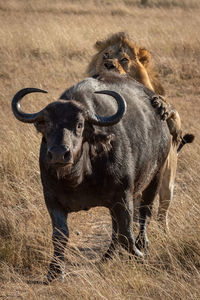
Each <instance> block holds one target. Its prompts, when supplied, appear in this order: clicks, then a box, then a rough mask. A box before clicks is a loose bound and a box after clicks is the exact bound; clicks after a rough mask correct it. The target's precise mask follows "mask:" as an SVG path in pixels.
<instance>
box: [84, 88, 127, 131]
mask: <svg viewBox="0 0 200 300" xmlns="http://www.w3.org/2000/svg"><path fill="white" fill-rule="evenodd" d="M95 94H105V95H109V96H112V97H113V98H114V99H115V100H116V102H117V105H118V109H117V112H116V113H115V114H114V115H112V116H109V117H105V116H99V115H97V114H90V115H89V121H90V122H91V123H92V124H94V125H98V126H111V125H114V124H117V123H118V122H119V121H120V120H121V119H122V117H123V116H124V114H125V113H126V101H125V100H124V98H122V97H121V96H120V95H119V94H118V93H116V92H114V91H109V90H104V91H97V92H95Z"/></svg>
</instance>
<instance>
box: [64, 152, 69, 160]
mask: <svg viewBox="0 0 200 300" xmlns="http://www.w3.org/2000/svg"><path fill="white" fill-rule="evenodd" d="M69 158H70V151H69V150H68V151H66V152H65V154H64V160H65V161H68V160H69Z"/></svg>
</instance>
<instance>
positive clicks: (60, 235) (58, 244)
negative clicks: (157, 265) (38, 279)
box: [47, 208, 69, 282]
mask: <svg viewBox="0 0 200 300" xmlns="http://www.w3.org/2000/svg"><path fill="white" fill-rule="evenodd" d="M49 214H50V217H51V220H52V226H53V235H52V241H53V247H54V253H53V259H52V261H51V263H50V266H49V272H48V274H47V280H48V281H49V282H50V281H52V279H54V278H56V277H57V276H58V275H61V276H63V271H64V250H65V247H66V244H67V240H68V237H69V231H68V227H67V223H66V219H67V214H66V213H65V212H63V210H62V209H58V208H54V209H49Z"/></svg>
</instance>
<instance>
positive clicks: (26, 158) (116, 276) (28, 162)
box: [0, 0, 200, 300]
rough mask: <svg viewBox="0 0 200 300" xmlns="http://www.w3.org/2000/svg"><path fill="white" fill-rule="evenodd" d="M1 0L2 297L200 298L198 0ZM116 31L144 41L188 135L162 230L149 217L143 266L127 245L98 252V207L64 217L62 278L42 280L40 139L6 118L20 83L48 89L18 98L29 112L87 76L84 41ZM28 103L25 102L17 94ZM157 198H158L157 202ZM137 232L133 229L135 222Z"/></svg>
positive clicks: (101, 213) (104, 241)
mask: <svg viewBox="0 0 200 300" xmlns="http://www.w3.org/2000/svg"><path fill="white" fill-rule="evenodd" d="M139 3H140V1H136V0H135V1H131V0H127V1H125V0H124V1H122V0H121V1H110V0H107V1H104V0H102V1H94V0H93V1H92V0H87V1H85V0H84V1H83V0H79V1H78V0H77V1H72V0H71V1H70V0H69V1H64V0H56V1H30V0H29V1H25V0H21V1H17V0H15V1H14V0H12V1H7V2H5V1H0V19H1V28H0V41H1V43H0V62H1V63H0V105H1V111H0V126H1V131H0V153H1V155H0V178H1V183H0V184H1V188H0V297H2V298H3V299H18V298H20V299H162V300H163V299H170V300H171V299H173V300H178V299H181V300H183V299H184V300H185V299H187V300H191V299H199V298H200V290H199V285H200V274H199V270H200V225H199V224H200V222H199V221H200V218H199V209H200V203H199V194H200V184H199V183H200V163H199V160H200V147H199V132H200V125H199V117H200V105H199V104H200V103H199V102H200V100H199V96H200V87H199V79H200V72H199V67H198V66H199V61H200V38H199V30H198V29H199V27H200V19H199V12H200V10H199V8H200V7H199V1H198V0H192V1H184V0H182V1H181V0H180V1H178V0H174V1H172V0H160V1H159V0H157V1H156V0H152V1H150V0H149V3H150V5H149V6H148V7H146V8H143V7H141V6H140V4H139ZM118 31H126V32H128V33H129V34H130V36H132V38H133V39H134V40H135V41H136V42H137V43H138V44H140V45H144V46H145V47H147V48H148V49H149V50H151V53H152V57H153V59H154V61H156V64H157V66H158V69H159V71H160V74H161V76H162V78H163V83H164V86H165V88H166V90H167V94H168V97H169V101H171V103H173V104H174V105H175V107H176V108H177V110H178V111H179V112H180V115H181V118H182V123H183V130H184V131H190V132H192V133H194V134H195V135H196V140H195V142H194V144H192V145H187V146H185V148H184V149H183V150H182V152H181V154H180V157H179V166H178V172H177V180H176V187H175V195H174V201H173V203H172V204H171V207H170V211H169V225H170V233H169V234H168V235H166V236H165V235H164V234H163V233H162V232H161V231H160V230H159V228H158V224H157V222H156V205H155V213H154V216H153V218H152V221H151V223H150V226H149V238H150V242H151V245H150V250H149V254H148V257H147V258H146V260H145V262H144V264H139V263H137V262H135V261H134V260H128V257H127V255H126V254H124V256H123V258H120V257H119V256H118V254H116V257H115V258H114V259H113V260H112V261H110V262H108V263H106V264H103V265H102V264H99V263H98V261H99V258H100V256H101V254H102V253H103V251H105V249H106V247H107V246H108V243H109V240H110V233H111V224H110V217H109V214H108V211H107V210H106V209H103V208H97V209H93V210H91V211H90V212H88V213H86V212H80V213H77V214H71V216H70V219H69V227H70V233H71V236H70V243H69V247H68V249H67V250H66V260H67V261H68V262H67V263H66V274H65V275H66V276H65V280H64V282H63V283H62V282H60V281H56V282H54V283H52V284H51V285H50V286H44V285H42V284H40V281H42V280H43V279H44V275H45V273H46V271H47V267H48V263H49V261H50V259H51V256H52V245H51V222H50V218H49V216H48V213H47V211H46V207H45V205H44V200H43V195H42V186H41V183H40V175H39V168H38V155H39V145H40V136H39V135H38V134H37V133H36V131H35V129H34V128H33V126H31V125H27V124H22V123H20V122H18V121H17V120H16V119H14V117H13V115H12V112H11V108H10V102H11V99H12V96H13V95H14V94H15V92H16V91H18V90H19V89H21V88H24V87H28V86H32V87H38V88H43V89H46V90H48V91H49V94H48V95H47V96H46V95H45V96H44V95H41V94H40V95H39V96H38V95H33V96H31V95H30V96H28V97H27V98H28V100H27V101H26V99H25V101H24V102H23V107H24V109H26V110H27V111H32V112H33V111H38V110H39V109H41V108H42V107H43V106H44V105H46V104H47V103H48V102H50V101H52V100H55V99H56V98H57V97H58V96H59V95H60V94H61V93H62V92H63V91H64V89H66V88H67V87H69V86H70V85H72V84H73V83H75V82H77V81H78V80H81V79H82V78H84V76H85V69H86V66H87V64H88V62H89V60H90V59H91V56H92V54H93V53H94V50H93V44H94V42H95V41H96V40H97V39H104V38H105V37H106V36H107V35H108V34H110V33H114V32H118ZM27 102H28V103H27ZM155 204H156V203H155ZM135 230H136V231H137V226H136V229H135Z"/></svg>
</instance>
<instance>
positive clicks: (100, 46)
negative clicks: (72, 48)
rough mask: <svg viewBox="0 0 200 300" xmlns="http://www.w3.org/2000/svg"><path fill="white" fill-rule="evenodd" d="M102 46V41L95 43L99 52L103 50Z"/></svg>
mask: <svg viewBox="0 0 200 300" xmlns="http://www.w3.org/2000/svg"><path fill="white" fill-rule="evenodd" d="M102 46H103V42H102V41H96V43H95V48H96V49H97V50H101V49H102Z"/></svg>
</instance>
